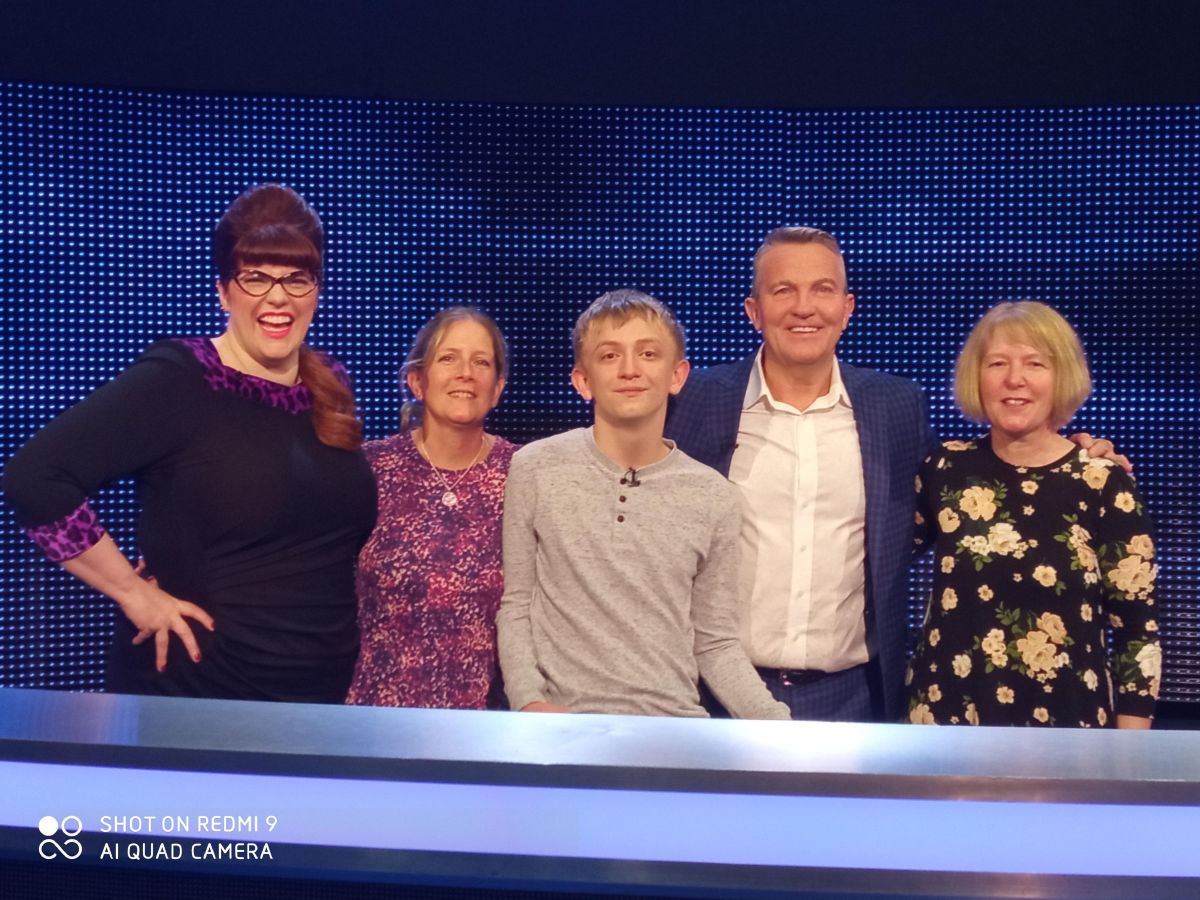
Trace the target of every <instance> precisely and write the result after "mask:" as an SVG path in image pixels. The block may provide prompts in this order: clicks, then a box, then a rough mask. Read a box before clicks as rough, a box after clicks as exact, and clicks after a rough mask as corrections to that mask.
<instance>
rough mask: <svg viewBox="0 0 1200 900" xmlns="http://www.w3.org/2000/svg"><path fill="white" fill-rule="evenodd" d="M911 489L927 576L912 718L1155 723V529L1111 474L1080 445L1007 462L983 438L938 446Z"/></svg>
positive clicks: (1130, 486) (912, 676) (1121, 478)
mask: <svg viewBox="0 0 1200 900" xmlns="http://www.w3.org/2000/svg"><path fill="white" fill-rule="evenodd" d="M917 492H918V498H919V501H918V512H917V526H918V527H917V535H918V538H917V539H918V541H919V542H924V541H928V540H932V541H933V548H934V553H935V558H934V573H935V574H934V588H933V595H932V597H931V598H930V601H929V607H928V610H927V611H926V614H925V624H924V629H923V634H922V637H921V642H920V644H919V645H918V646H917V649H916V653H915V654H914V656H913V660H912V662H911V664H910V665H909V671H908V675H907V678H906V684H907V685H908V698H909V704H908V707H909V720H910V721H912V722H914V723H918V724H955V725H957V724H971V725H1068V726H1081V727H1091V726H1111V725H1114V724H1115V717H1114V715H1113V714H1114V711H1115V712H1116V713H1126V714H1130V715H1136V716H1151V715H1153V713H1154V705H1155V699H1156V698H1157V696H1158V687H1159V680H1160V677H1161V670H1162V650H1161V647H1160V644H1159V640H1158V624H1157V622H1156V621H1155V619H1156V605H1155V598H1154V580H1155V575H1156V574H1157V568H1158V567H1157V565H1156V562H1155V553H1154V539H1153V529H1152V526H1151V523H1150V520H1149V519H1148V518H1147V516H1146V515H1145V513H1144V512H1143V509H1142V501H1141V498H1140V497H1139V495H1138V492H1137V488H1136V487H1135V486H1134V483H1133V480H1132V479H1131V478H1130V477H1129V476H1128V475H1126V474H1125V472H1124V471H1123V470H1122V469H1121V468H1120V467H1118V466H1115V465H1113V464H1112V463H1110V462H1108V461H1107V460H1103V459H1089V458H1088V456H1087V454H1086V452H1085V451H1081V450H1078V449H1073V450H1072V451H1071V452H1070V453H1068V454H1067V455H1066V456H1064V457H1062V458H1061V459H1059V460H1057V461H1056V462H1053V463H1051V464H1050V465H1046V466H1013V465H1010V464H1009V463H1006V462H1004V461H1003V460H1001V459H999V458H998V457H997V456H996V455H995V454H994V453H993V452H992V449H991V442H990V440H989V438H988V437H987V436H984V437H983V438H981V439H979V440H977V441H972V442H969V443H967V442H963V441H949V442H947V443H945V444H944V445H943V450H942V452H941V453H940V454H935V455H934V456H932V457H930V458H929V459H927V460H926V461H925V464H924V466H923V467H922V470H921V476H920V478H919V479H918V482H917ZM1108 625H1111V626H1112V634H1113V647H1112V648H1111V651H1110V650H1109V648H1107V647H1106V646H1105V631H1106V626H1108Z"/></svg>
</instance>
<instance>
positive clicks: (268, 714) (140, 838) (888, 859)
mask: <svg viewBox="0 0 1200 900" xmlns="http://www.w3.org/2000/svg"><path fill="white" fill-rule="evenodd" d="M1198 804H1200V732H1173V731H1165V732H1114V731H1106V732H1101V731H1092V732H1088V731H1078V730H1072V729H1057V730H1044V731H1034V730H1030V729H989V728H969V727H961V728H932V727H917V726H909V725H837V724H823V723H808V722H734V721H715V720H714V721H707V720H683V719H651V718H634V717H625V716H596V715H540V714H522V713H497V712H459V711H440V710H399V709H366V708H347V707H325V706H308V705H289V704H268V703H246V702H229V701H209V700H173V699H163V698H149V697H127V696H116V695H105V694H69V693H59V692H51V691H36V690H20V689H4V690H0V865H2V866H3V867H4V869H11V870H12V871H15V872H20V873H22V877H24V878H25V879H26V881H28V879H29V878H30V877H31V876H30V873H31V872H32V873H33V875H34V876H36V877H43V876H44V877H51V876H53V877H54V878H58V879H62V878H64V877H68V876H67V874H66V873H68V872H69V873H71V874H70V876H69V877H70V878H77V879H84V880H85V881H86V880H87V879H92V880H96V879H99V880H103V879H105V878H118V877H131V874H132V873H133V872H135V871H138V872H154V873H156V877H158V878H163V877H165V876H164V873H179V876H180V877H184V876H186V877H189V878H193V879H195V878H205V877H211V878H218V877H219V878H223V879H225V882H226V883H228V882H229V880H230V877H231V876H233V877H235V878H237V879H238V880H239V883H240V881H241V879H242V878H243V876H244V877H245V878H247V879H269V880H278V884H279V887H281V888H282V887H283V886H284V885H285V884H286V883H288V880H291V882H293V883H295V882H298V881H304V882H306V883H311V882H328V881H350V882H358V883H360V884H361V883H366V882H380V883H390V884H392V885H397V886H399V885H414V886H424V888H423V889H428V888H431V887H436V886H441V887H442V888H444V889H447V890H449V889H452V888H457V889H463V890H469V891H470V892H471V896H485V895H489V894H491V893H492V892H494V893H495V895H496V896H503V895H504V893H505V892H509V891H518V890H522V891H530V890H534V891H573V892H582V893H586V892H589V891H590V892H595V893H602V894H610V895H611V894H621V893H634V894H642V895H668V894H669V895H672V896H708V897H714V896H719V897H732V896H756V897H762V896H798V895H805V894H808V895H836V894H839V893H851V894H864V893H870V894H882V895H889V896H908V895H918V896H919V895H946V894H954V895H962V896H980V895H1014V896H1087V897H1091V898H1098V897H1129V896H1140V897H1164V896H1189V897H1196V896H1200V805H1198ZM68 867H70V868H68ZM3 880H4V875H3V871H0V883H2V882H3ZM13 883H16V882H13ZM9 896H12V895H11V894H10V895H9Z"/></svg>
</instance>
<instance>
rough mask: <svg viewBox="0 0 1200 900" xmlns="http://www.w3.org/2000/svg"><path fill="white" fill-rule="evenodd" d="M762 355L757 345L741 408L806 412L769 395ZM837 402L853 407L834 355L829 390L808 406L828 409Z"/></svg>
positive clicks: (848, 407) (760, 348)
mask: <svg viewBox="0 0 1200 900" xmlns="http://www.w3.org/2000/svg"><path fill="white" fill-rule="evenodd" d="M762 355H763V348H762V347H759V348H758V352H757V353H756V354H754V368H752V369H751V370H750V380H749V381H747V382H746V396H745V397H744V398H743V400H742V409H752V408H754V407H761V408H762V409H765V410H776V409H784V410H795V411H796V412H806V411H807V410H796V408H795V407H794V406H791V405H790V404H787V403H784V402H782V401H781V400H776V399H775V398H774V397H773V396H772V395H771V388H770V386H769V385H768V384H767V378H766V376H765V375H764V374H763V367H762ZM839 403H840V404H842V405H844V406H845V407H846V408H847V409H853V408H854V404H853V403H851V402H850V395H849V394H848V393H847V392H846V384H845V382H843V381H842V368H841V364H840V363H839V362H838V361H837V357H834V359H833V377H832V378H831V379H830V381H829V390H828V391H827V392H825V393H824V394H823V395H821V396H820V397H818V398H817V399H816V400H814V401H813V402H812V404H811V405H810V406H809V407H808V408H809V409H812V410H815V409H828V408H830V407H833V406H837V405H838V404H839Z"/></svg>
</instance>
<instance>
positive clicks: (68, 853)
mask: <svg viewBox="0 0 1200 900" xmlns="http://www.w3.org/2000/svg"><path fill="white" fill-rule="evenodd" d="M38 831H40V832H41V833H42V836H43V837H44V838H45V840H43V841H42V842H41V843H40V844H38V855H39V856H41V858H42V859H58V858H59V857H60V856H61V857H62V858H63V859H79V857H80V856H82V855H83V844H82V843H80V842H79V841H78V840H76V839H75V836H76V835H77V834H79V833H80V832H82V831H83V822H81V821H80V819H79V816H63V820H62V821H61V822H60V821H59V820H58V819H56V818H54V816H42V817H41V818H40V819H38ZM59 832H62V834H63V836H64V838H65V839H64V840H63V841H62V842H61V843H59V842H58V841H56V840H55V839H54V836H55V835H56V834H58V833H59Z"/></svg>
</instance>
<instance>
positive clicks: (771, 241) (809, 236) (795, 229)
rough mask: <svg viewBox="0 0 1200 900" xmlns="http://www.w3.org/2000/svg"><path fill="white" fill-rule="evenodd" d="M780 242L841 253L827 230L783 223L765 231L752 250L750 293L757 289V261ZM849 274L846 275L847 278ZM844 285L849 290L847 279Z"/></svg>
mask: <svg viewBox="0 0 1200 900" xmlns="http://www.w3.org/2000/svg"><path fill="white" fill-rule="evenodd" d="M780 244H817V245H819V246H821V247H824V248H825V249H826V250H832V251H833V252H834V253H836V254H837V255H838V256H841V255H842V248H841V247H840V246H839V245H838V242H837V238H835V237H834V236H833V235H832V234H830V233H829V232H828V231H822V230H821V229H820V228H810V227H808V226H806V225H783V226H781V227H779V228H776V229H774V230H773V231H770V232H768V233H767V236H766V237H765V238H763V242H762V243H761V244H759V245H758V249H757V250H755V251H754V263H753V269H752V272H751V278H752V280H751V289H750V290H751V293H753V292H754V291H757V290H758V263H759V260H761V259H762V258H763V255H764V254H765V253H766V252H767V251H768V250H770V249H771V248H772V247H778V246H779V245H780ZM845 264H846V260H845V258H844V257H843V259H842V265H843V266H845ZM848 278H849V276H848V275H847V279H848ZM844 287H845V288H846V289H847V290H849V281H848V280H847V284H846V285H844Z"/></svg>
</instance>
